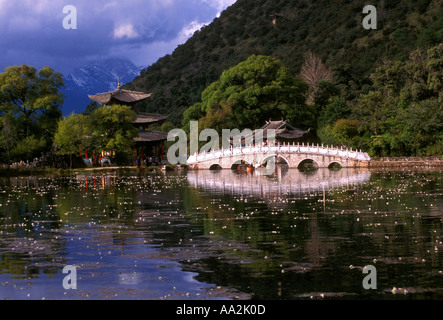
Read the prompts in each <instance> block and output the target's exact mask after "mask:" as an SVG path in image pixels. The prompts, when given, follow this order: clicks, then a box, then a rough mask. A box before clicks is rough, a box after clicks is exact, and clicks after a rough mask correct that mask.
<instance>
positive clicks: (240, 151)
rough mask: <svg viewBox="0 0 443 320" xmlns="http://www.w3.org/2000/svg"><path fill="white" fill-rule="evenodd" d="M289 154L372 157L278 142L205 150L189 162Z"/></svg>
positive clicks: (362, 158) (190, 158)
mask: <svg viewBox="0 0 443 320" xmlns="http://www.w3.org/2000/svg"><path fill="white" fill-rule="evenodd" d="M282 153H283V154H288V153H307V154H312V155H322V156H331V157H340V158H344V159H352V160H358V161H369V160H371V158H370V157H369V155H368V154H367V153H366V152H362V151H361V150H360V151H357V150H352V148H351V149H348V148H343V147H333V146H326V147H324V146H323V145H318V144H317V145H313V144H311V145H309V143H308V144H306V145H305V144H304V143H302V144H299V143H297V144H292V145H291V144H277V145H274V146H263V145H260V146H246V147H236V148H232V147H231V148H229V149H223V148H222V149H218V150H211V151H210V152H203V153H199V154H194V155H192V156H190V157H189V158H188V160H187V164H197V163H199V162H205V161H209V160H214V159H220V158H223V157H232V156H243V155H251V154H263V155H264V158H266V155H273V154H282Z"/></svg>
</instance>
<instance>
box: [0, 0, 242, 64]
mask: <svg viewBox="0 0 443 320" xmlns="http://www.w3.org/2000/svg"><path fill="white" fill-rule="evenodd" d="M235 1H236V0H119V1H117V0H115V1H114V0H0V30H1V33H0V72H3V71H4V69H5V68H6V67H8V66H11V65H22V64H28V65H33V66H35V67H36V68H37V69H40V68H42V67H43V66H46V65H47V66H50V67H52V68H54V69H55V71H57V72H62V73H68V72H71V71H72V70H73V69H74V68H76V67H79V66H84V65H87V64H88V62H90V61H95V60H100V59H105V58H108V57H120V58H128V59H130V60H131V61H132V62H133V63H134V64H135V65H137V66H144V67H146V66H149V65H151V64H153V63H155V62H156V61H157V60H158V58H160V57H162V56H164V55H166V54H169V53H172V52H173V51H174V49H175V48H176V47H177V46H178V45H179V44H182V43H184V42H185V41H186V40H187V39H188V38H189V37H191V36H192V35H193V33H194V32H195V31H197V30H199V29H200V28H201V27H203V26H204V25H206V24H209V23H210V22H211V21H212V20H213V19H214V18H215V17H217V16H219V15H220V13H221V12H222V11H223V10H224V9H226V8H227V7H228V6H230V5H232V4H233V3H234V2H235Z"/></svg>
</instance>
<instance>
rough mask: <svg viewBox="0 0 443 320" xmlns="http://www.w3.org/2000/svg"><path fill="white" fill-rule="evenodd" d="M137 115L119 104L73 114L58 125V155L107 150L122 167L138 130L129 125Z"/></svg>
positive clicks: (56, 136) (56, 138) (56, 140)
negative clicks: (89, 112) (86, 113)
mask: <svg viewBox="0 0 443 320" xmlns="http://www.w3.org/2000/svg"><path fill="white" fill-rule="evenodd" d="M135 118H136V114H135V113H134V112H133V111H132V110H131V108H130V107H127V106H121V105H112V106H103V107H100V108H97V109H95V110H94V111H93V112H92V113H91V115H84V114H72V115H70V116H69V117H66V118H64V119H62V120H61V121H60V122H59V124H58V130H57V132H56V134H55V139H54V143H55V144H56V145H57V147H58V148H59V153H60V154H63V155H70V156H71V159H72V156H73V155H74V154H77V153H78V152H79V151H81V152H82V153H83V150H90V154H91V150H94V149H95V150H97V151H99V150H100V151H106V152H109V153H111V154H112V156H111V160H112V161H113V162H115V163H117V164H125V163H126V162H127V161H128V158H129V156H130V155H131V153H132V149H131V148H132V146H133V145H134V138H135V137H136V136H137V128H135V127H134V125H133V124H132V122H133V121H134V120H135Z"/></svg>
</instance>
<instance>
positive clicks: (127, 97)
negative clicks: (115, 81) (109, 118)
mask: <svg viewBox="0 0 443 320" xmlns="http://www.w3.org/2000/svg"><path fill="white" fill-rule="evenodd" d="M151 95H152V94H151V93H144V92H138V91H130V90H125V89H117V90H114V91H110V92H105V93H97V94H96V95H88V97H89V98H90V99H91V100H94V101H95V102H98V103H100V104H101V105H106V104H109V103H110V102H112V101H113V100H114V101H117V102H122V103H125V104H128V103H129V104H131V103H135V102H138V101H142V100H145V99H148V98H149V97H150V96H151Z"/></svg>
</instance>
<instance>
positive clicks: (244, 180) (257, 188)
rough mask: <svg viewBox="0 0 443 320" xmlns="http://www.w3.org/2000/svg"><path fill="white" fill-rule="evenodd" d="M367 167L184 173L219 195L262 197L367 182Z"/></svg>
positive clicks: (194, 184) (347, 186)
mask: <svg viewBox="0 0 443 320" xmlns="http://www.w3.org/2000/svg"><path fill="white" fill-rule="evenodd" d="M370 176H371V173H370V171H369V170H368V169H362V168H342V169H340V170H331V169H327V168H319V169H317V170H314V171H309V172H303V171H300V170H299V169H290V168H288V167H287V166H276V170H275V173H274V175H271V176H263V175H257V174H254V173H251V174H239V173H237V172H236V171H234V170H217V171H211V170H198V171H190V172H188V182H189V184H190V185H191V186H193V187H195V188H203V189H206V190H213V191H216V192H221V193H223V194H232V195H246V194H247V195H252V196H257V197H260V198H262V199H267V198H272V197H275V196H282V195H305V194H310V193H313V192H315V193H316V192H322V193H324V192H325V191H327V190H332V189H338V188H351V187H355V186H357V185H361V184H364V183H366V182H368V181H369V178H370Z"/></svg>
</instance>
